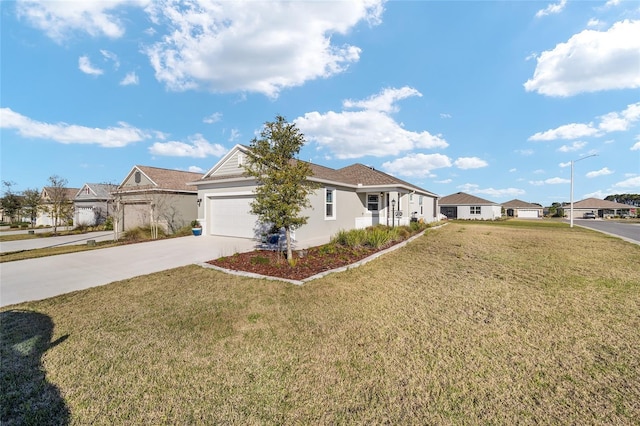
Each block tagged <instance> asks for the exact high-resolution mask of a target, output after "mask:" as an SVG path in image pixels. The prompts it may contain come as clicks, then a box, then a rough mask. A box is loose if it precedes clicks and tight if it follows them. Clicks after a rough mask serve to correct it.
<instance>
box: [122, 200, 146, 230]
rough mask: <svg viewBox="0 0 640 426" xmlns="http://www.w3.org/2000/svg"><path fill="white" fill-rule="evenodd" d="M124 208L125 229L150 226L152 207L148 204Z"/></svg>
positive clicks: (135, 204) (127, 205)
mask: <svg viewBox="0 0 640 426" xmlns="http://www.w3.org/2000/svg"><path fill="white" fill-rule="evenodd" d="M122 208H123V222H124V223H123V224H122V226H123V229H124V230H125V231H128V230H129V229H133V228H137V227H139V226H141V227H144V226H149V211H150V209H151V207H150V206H149V204H147V203H133V204H129V203H127V204H124V205H123V206H122Z"/></svg>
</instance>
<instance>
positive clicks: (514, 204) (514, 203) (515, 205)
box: [502, 198, 542, 209]
mask: <svg viewBox="0 0 640 426" xmlns="http://www.w3.org/2000/svg"><path fill="white" fill-rule="evenodd" d="M502 207H504V208H510V209H541V208H542V207H541V206H539V205H537V204H532V203H527V202H526V201H522V200H518V199H517V198H515V199H513V200H511V201H507V202H506V203H502Z"/></svg>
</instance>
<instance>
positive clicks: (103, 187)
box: [75, 183, 118, 200]
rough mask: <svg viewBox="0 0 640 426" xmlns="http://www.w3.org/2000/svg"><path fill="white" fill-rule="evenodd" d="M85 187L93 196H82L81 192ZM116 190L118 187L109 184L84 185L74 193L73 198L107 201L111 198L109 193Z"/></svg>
mask: <svg viewBox="0 0 640 426" xmlns="http://www.w3.org/2000/svg"><path fill="white" fill-rule="evenodd" d="M85 186H88V187H89V188H90V189H91V191H92V192H93V193H95V195H93V194H83V193H82V192H84V191H82V190H83V188H84V187H85ZM116 189H118V185H114V184H111V183H85V184H84V185H83V187H82V188H80V190H79V191H78V192H77V193H76V195H75V198H76V199H78V198H85V199H98V200H107V199H110V198H111V192H113V191H115V190H116Z"/></svg>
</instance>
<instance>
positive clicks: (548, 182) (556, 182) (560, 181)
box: [529, 177, 571, 186]
mask: <svg viewBox="0 0 640 426" xmlns="http://www.w3.org/2000/svg"><path fill="white" fill-rule="evenodd" d="M570 182H571V180H570V179H564V178H559V177H555V178H549V179H545V180H532V181H529V184H531V185H533V186H542V185H559V184H564V183H570Z"/></svg>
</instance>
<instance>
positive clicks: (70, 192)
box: [40, 186, 80, 201]
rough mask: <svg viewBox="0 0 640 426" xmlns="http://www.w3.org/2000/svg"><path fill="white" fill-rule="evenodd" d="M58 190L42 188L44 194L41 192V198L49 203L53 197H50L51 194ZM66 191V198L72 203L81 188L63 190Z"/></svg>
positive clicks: (47, 187)
mask: <svg viewBox="0 0 640 426" xmlns="http://www.w3.org/2000/svg"><path fill="white" fill-rule="evenodd" d="M56 189H57V188H54V187H52V186H45V187H44V188H42V192H40V198H42V199H43V200H45V201H48V200H50V199H51V196H50V195H49V194H50V193H51V192H54V191H55V190H56ZM62 189H63V190H64V193H65V198H66V199H67V200H68V201H72V200H73V199H74V198H75V196H76V194H77V193H78V191H80V188H62Z"/></svg>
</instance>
